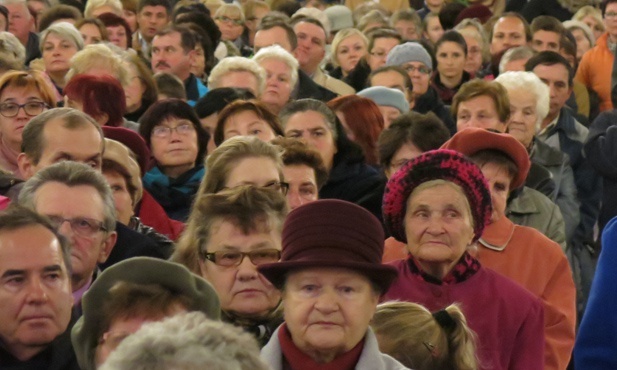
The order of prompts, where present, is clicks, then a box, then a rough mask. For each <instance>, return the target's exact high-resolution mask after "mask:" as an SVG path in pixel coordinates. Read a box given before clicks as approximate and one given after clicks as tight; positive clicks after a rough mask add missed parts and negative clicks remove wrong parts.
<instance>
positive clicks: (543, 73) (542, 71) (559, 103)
mask: <svg viewBox="0 0 617 370" xmlns="http://www.w3.org/2000/svg"><path fill="white" fill-rule="evenodd" d="M616 5H617V4H616ZM533 73H535V74H536V76H538V77H540V80H542V82H544V83H545V84H546V85H547V86H548V87H549V90H550V92H551V99H550V105H549V116H551V117H554V116H556V115H557V114H558V113H559V110H560V109H561V108H562V107H563V106H564V105H565V104H566V101H567V100H568V98H569V97H570V94H571V93H572V88H571V86H570V84H569V82H568V69H567V68H566V66H564V65H562V64H554V65H552V66H547V65H538V66H536V67H535V68H534V69H533Z"/></svg>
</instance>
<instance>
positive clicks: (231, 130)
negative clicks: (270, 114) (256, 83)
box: [223, 110, 276, 142]
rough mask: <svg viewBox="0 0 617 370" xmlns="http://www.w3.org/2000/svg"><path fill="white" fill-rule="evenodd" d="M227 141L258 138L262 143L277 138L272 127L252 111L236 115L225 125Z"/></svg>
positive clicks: (224, 133)
mask: <svg viewBox="0 0 617 370" xmlns="http://www.w3.org/2000/svg"><path fill="white" fill-rule="evenodd" d="M223 127H224V129H223V137H224V139H225V140H227V139H229V138H232V137H234V136H256V137H257V138H259V139H260V140H261V141H265V142H270V141H271V140H273V139H274V138H275V137H276V134H275V133H274V131H273V130H272V127H270V125H269V124H268V122H266V121H265V120H264V119H263V118H260V117H259V116H258V115H257V114H256V113H255V112H253V111H252V110H245V111H242V112H239V113H236V114H234V115H232V116H230V117H228V118H227V120H225V122H224V123H223Z"/></svg>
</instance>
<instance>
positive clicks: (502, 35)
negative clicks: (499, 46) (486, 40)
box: [493, 33, 504, 39]
mask: <svg viewBox="0 0 617 370" xmlns="http://www.w3.org/2000/svg"><path fill="white" fill-rule="evenodd" d="M493 38H496V39H503V38H504V34H503V33H496V34H494V35H493Z"/></svg>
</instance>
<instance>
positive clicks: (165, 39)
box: [152, 32, 182, 45]
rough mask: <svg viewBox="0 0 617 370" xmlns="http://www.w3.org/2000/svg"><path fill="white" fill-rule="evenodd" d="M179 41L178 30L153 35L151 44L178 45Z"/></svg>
mask: <svg viewBox="0 0 617 370" xmlns="http://www.w3.org/2000/svg"><path fill="white" fill-rule="evenodd" d="M181 41H182V37H181V36H180V32H171V33H168V34H166V35H161V36H158V35H157V36H154V39H153V40H152V45H155V44H156V45H180V42H181Z"/></svg>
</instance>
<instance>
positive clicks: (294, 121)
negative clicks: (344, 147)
mask: <svg viewBox="0 0 617 370" xmlns="http://www.w3.org/2000/svg"><path fill="white" fill-rule="evenodd" d="M285 136H286V137H292V138H295V139H302V140H304V141H305V142H306V143H307V144H308V145H309V146H310V147H311V148H313V149H315V150H317V151H318V152H319V154H321V158H322V159H323V161H324V165H325V166H326V169H328V172H329V171H330V170H331V169H332V161H333V160H334V154H336V151H337V149H336V143H335V141H334V135H333V134H332V131H331V130H330V127H329V125H328V123H326V120H325V118H324V117H323V116H322V115H321V113H319V112H315V111H305V112H298V113H296V114H294V115H292V116H291V117H289V118H288V120H287V124H286V125H285Z"/></svg>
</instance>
